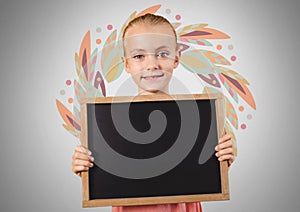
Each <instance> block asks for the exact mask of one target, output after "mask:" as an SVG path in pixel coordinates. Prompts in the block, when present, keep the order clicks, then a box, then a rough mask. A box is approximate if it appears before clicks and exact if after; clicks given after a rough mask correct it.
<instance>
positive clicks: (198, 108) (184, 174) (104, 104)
mask: <svg viewBox="0 0 300 212" xmlns="http://www.w3.org/2000/svg"><path fill="white" fill-rule="evenodd" d="M81 126H82V133H81V142H82V144H83V145H84V146H85V147H87V148H88V149H89V150H90V151H91V152H92V153H93V156H94V158H95V161H94V167H93V168H91V169H90V170H89V171H88V172H87V173H83V176H82V181H83V207H94V206H118V205H123V206H125V205H143V204H145V205H149V204H163V203H176V202H195V201H212V200H227V199H229V186H228V174H227V170H228V166H227V163H226V162H219V161H218V159H217V157H216V156H215V150H214V147H215V146H216V145H217V143H218V139H219V138H220V137H221V135H222V134H223V130H224V114H223V99H222V96H221V95H217V94H215V95H204V94H197V95H151V96H136V97H103V98H97V99H85V100H84V101H82V102H81Z"/></svg>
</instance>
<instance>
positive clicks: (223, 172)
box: [80, 94, 229, 207]
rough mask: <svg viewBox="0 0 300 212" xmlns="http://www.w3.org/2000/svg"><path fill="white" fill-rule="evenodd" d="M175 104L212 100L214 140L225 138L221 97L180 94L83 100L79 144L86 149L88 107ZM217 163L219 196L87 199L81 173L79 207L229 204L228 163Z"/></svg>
mask: <svg viewBox="0 0 300 212" xmlns="http://www.w3.org/2000/svg"><path fill="white" fill-rule="evenodd" d="M174 100H175V101H177V100H215V111H216V124H217V136H218V138H221V136H222V135H223V134H224V130H225V128H224V109H223V108H224V100H223V96H222V95H221V94H182V95H140V96H136V97H129V96H128V97H126V96H122V97H100V98H93V99H89V98H87V99H83V100H82V101H81V102H80V108H81V112H80V116H81V121H80V123H81V134H80V140H81V144H82V145H83V146H84V147H86V148H89V146H88V126H87V104H103V103H128V102H149V101H150V102H155V101H174ZM218 163H220V173H219V174H220V176H221V179H220V183H221V192H220V193H207V194H188V195H186V194H184V195H174V196H153V197H133V198H132V197H130V198H111V199H90V193H89V175H88V172H82V207H99V206H133V205H136V206H137V205H151V204H168V203H180V202H203V201H217V200H229V184H228V163H227V161H222V162H218Z"/></svg>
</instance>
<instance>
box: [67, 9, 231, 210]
mask: <svg viewBox="0 0 300 212" xmlns="http://www.w3.org/2000/svg"><path fill="white" fill-rule="evenodd" d="M123 47H124V56H123V58H122V60H123V63H124V67H125V69H126V71H127V72H128V73H129V74H131V76H132V78H133V81H134V82H135V83H136V84H137V86H138V91H139V95H153V94H158V93H168V92H169V82H170V79H171V77H172V73H173V70H174V69H175V68H177V66H178V64H179V59H180V51H179V49H178V48H177V37H176V32H175V30H174V28H173V26H172V25H171V24H170V22H169V21H168V20H166V19H165V18H163V17H161V16H157V15H153V14H146V15H143V16H139V17H137V18H135V19H133V20H132V21H131V22H130V23H129V24H128V25H127V27H126V28H125V29H124V32H123ZM231 138H232V137H231V135H228V134H225V135H224V136H223V137H222V138H221V139H220V141H219V144H218V145H217V146H216V148H215V149H216V151H217V153H216V156H217V157H218V158H219V160H220V161H224V160H227V161H228V164H229V166H230V165H231V164H232V163H233V161H234V155H233V149H232V141H231ZM93 161H94V158H93V157H92V155H91V152H90V151H89V150H88V149H86V148H84V147H83V146H77V147H76V148H75V151H74V154H73V161H72V169H73V172H74V173H75V174H77V175H78V176H81V172H83V171H88V169H89V168H91V167H93ZM112 211H113V212H126V211H130V212H135V211H139V212H150V211H158V212H160V211H161V212H171V211H174V212H200V211H202V209H201V205H200V203H199V202H195V203H178V204H163V205H145V206H126V207H125V206H123V207H113V208H112Z"/></svg>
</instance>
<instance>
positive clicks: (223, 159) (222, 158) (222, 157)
mask: <svg viewBox="0 0 300 212" xmlns="http://www.w3.org/2000/svg"><path fill="white" fill-rule="evenodd" d="M218 160H219V161H225V160H228V161H230V164H231V163H232V162H233V161H234V156H233V155H223V156H220V157H219V158H218Z"/></svg>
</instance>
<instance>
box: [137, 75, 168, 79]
mask: <svg viewBox="0 0 300 212" xmlns="http://www.w3.org/2000/svg"><path fill="white" fill-rule="evenodd" d="M163 76H164V74H156V75H150V76H142V77H141V78H142V79H144V80H155V79H158V78H161V77H163Z"/></svg>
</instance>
